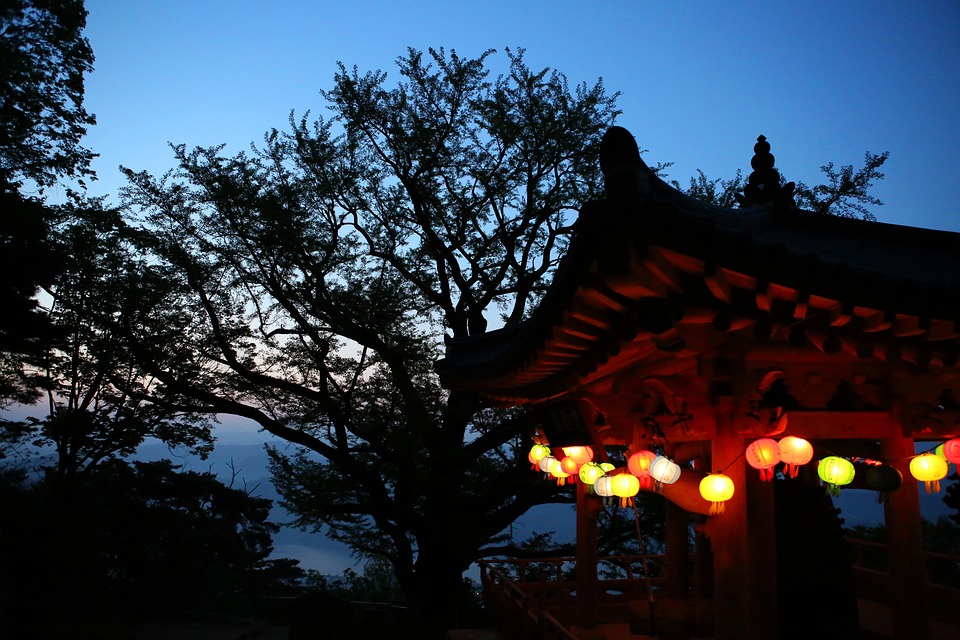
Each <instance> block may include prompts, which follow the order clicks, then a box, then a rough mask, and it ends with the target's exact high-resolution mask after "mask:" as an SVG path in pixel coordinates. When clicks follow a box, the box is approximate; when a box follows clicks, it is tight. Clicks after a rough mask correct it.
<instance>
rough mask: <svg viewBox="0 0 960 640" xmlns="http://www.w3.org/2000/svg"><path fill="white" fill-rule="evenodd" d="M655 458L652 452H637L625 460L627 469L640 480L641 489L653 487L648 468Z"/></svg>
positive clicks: (655, 455)
mask: <svg viewBox="0 0 960 640" xmlns="http://www.w3.org/2000/svg"><path fill="white" fill-rule="evenodd" d="M656 458H657V454H655V453H654V452H653V451H647V450H646V449H644V450H643V451H638V452H636V453H635V454H633V455H632V456H630V457H629V458H627V469H629V470H630V473H632V474H633V475H635V476H636V477H637V478H638V479H639V480H640V488H641V489H650V488H652V487H653V479H652V478H651V477H650V466H651V465H652V464H653V461H654V460H655V459H656Z"/></svg>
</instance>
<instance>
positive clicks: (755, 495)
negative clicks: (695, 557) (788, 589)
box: [745, 442, 779, 639]
mask: <svg viewBox="0 0 960 640" xmlns="http://www.w3.org/2000/svg"><path fill="white" fill-rule="evenodd" d="M745 444H749V442H747V443H745ZM745 470H746V476H747V477H746V487H745V488H746V490H747V544H748V546H749V548H750V551H749V561H750V565H749V574H748V576H749V586H748V593H749V602H748V605H749V609H748V610H747V611H748V615H747V620H748V622H749V625H750V627H749V629H748V636H747V637H750V638H758V639H759V638H770V637H774V636H775V635H776V633H777V630H778V629H779V626H778V624H779V598H778V592H777V514H776V513H775V509H774V507H775V505H774V501H773V483H772V482H764V481H763V480H761V479H760V472H759V471H757V470H756V469H753V468H752V467H749V466H747V467H746V469H745Z"/></svg>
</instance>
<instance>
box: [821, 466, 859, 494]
mask: <svg viewBox="0 0 960 640" xmlns="http://www.w3.org/2000/svg"><path fill="white" fill-rule="evenodd" d="M855 473H856V471H855V470H854V468H853V463H852V462H850V461H849V460H847V459H846V458H841V457H839V456H827V457H826V458H824V459H823V460H821V461H820V462H819V463H818V464H817V475H819V476H820V479H821V480H823V481H824V482H825V483H826V484H827V487H828V490H829V491H830V493H831V494H833V495H835V496H838V495H840V487H842V486H843V485H847V484H850V483H851V482H853V476H854V475H855Z"/></svg>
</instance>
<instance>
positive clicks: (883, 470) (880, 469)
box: [863, 464, 903, 502]
mask: <svg viewBox="0 0 960 640" xmlns="http://www.w3.org/2000/svg"><path fill="white" fill-rule="evenodd" d="M863 484H864V485H866V487H867V488H868V489H873V490H874V491H876V492H877V502H883V496H884V495H886V494H888V493H890V492H891V491H896V490H897V489H899V488H900V485H902V484H903V475H902V474H901V473H900V472H899V471H897V470H896V469H894V468H893V467H891V466H890V465H888V464H872V465H869V466H868V467H867V469H866V471H864V472H863Z"/></svg>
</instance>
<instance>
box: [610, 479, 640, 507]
mask: <svg viewBox="0 0 960 640" xmlns="http://www.w3.org/2000/svg"><path fill="white" fill-rule="evenodd" d="M611 488H612V489H613V495H615V496H617V497H618V498H620V506H621V507H623V508H627V507H632V506H633V496H635V495H637V492H639V491H640V480H639V479H638V478H637V476H635V475H633V474H632V473H618V474H617V475H615V476H613V481H612V482H611Z"/></svg>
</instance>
